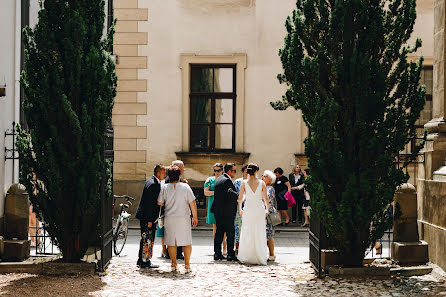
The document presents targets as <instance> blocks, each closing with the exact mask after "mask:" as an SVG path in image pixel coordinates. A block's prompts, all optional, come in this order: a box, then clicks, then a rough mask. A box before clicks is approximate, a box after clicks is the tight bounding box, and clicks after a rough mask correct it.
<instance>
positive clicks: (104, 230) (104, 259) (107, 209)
mask: <svg viewBox="0 0 446 297" xmlns="http://www.w3.org/2000/svg"><path fill="white" fill-rule="evenodd" d="M104 158H105V160H106V161H108V164H109V167H108V168H107V169H106V170H109V174H105V172H104V180H103V182H102V189H101V228H100V244H101V257H100V260H99V263H98V270H99V271H101V272H103V271H104V270H105V268H106V267H107V266H108V264H109V263H110V260H111V258H112V248H113V224H112V216H113V214H112V208H113V198H112V196H113V160H114V151H113V126H112V124H111V122H110V123H109V125H108V127H107V130H106V133H105V148H104ZM110 174H111V177H110ZM108 178H111V184H110V186H111V191H107V190H106V184H107V183H108V182H109V180H108Z"/></svg>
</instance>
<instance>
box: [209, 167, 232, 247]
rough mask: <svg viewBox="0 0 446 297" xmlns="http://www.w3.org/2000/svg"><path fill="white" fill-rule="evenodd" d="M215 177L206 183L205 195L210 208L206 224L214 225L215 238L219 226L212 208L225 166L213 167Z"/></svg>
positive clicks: (224, 242) (224, 239) (224, 245)
mask: <svg viewBox="0 0 446 297" xmlns="http://www.w3.org/2000/svg"><path fill="white" fill-rule="evenodd" d="M213 169H214V175H213V176H210V177H208V179H207V180H206V182H205V183H204V195H205V196H206V197H208V207H207V215H206V223H207V224H211V225H212V235H213V236H214V237H215V231H216V230H217V225H216V221H215V216H214V214H213V213H212V212H211V206H212V203H213V202H214V186H215V180H216V179H217V178H218V177H219V176H220V175H222V174H223V164H221V163H215V164H214V166H213ZM226 253H227V252H226V234H225V236H224V238H223V254H226Z"/></svg>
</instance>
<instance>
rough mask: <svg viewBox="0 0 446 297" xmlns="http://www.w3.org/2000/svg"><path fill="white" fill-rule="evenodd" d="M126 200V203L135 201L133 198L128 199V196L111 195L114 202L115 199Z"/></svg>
mask: <svg viewBox="0 0 446 297" xmlns="http://www.w3.org/2000/svg"><path fill="white" fill-rule="evenodd" d="M121 198H122V199H126V200H127V201H129V200H132V201H135V198H133V197H130V196H128V195H121V196H118V195H113V199H114V200H116V199H121Z"/></svg>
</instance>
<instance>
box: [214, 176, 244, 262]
mask: <svg viewBox="0 0 446 297" xmlns="http://www.w3.org/2000/svg"><path fill="white" fill-rule="evenodd" d="M237 198H238V195H237V191H236V189H235V186H234V184H233V183H232V180H231V178H230V177H229V175H227V174H226V173H224V174H222V175H221V176H219V177H218V178H217V179H216V180H215V186H214V202H213V203H212V206H211V212H212V213H214V216H215V221H216V225H217V230H216V232H215V237H214V253H215V255H221V254H222V253H221V244H222V242H223V236H224V233H226V240H227V243H228V257H235V252H234V238H235V237H234V236H235V227H234V219H235V214H236V212H237Z"/></svg>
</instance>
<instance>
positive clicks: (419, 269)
mask: <svg viewBox="0 0 446 297" xmlns="http://www.w3.org/2000/svg"><path fill="white" fill-rule="evenodd" d="M431 272H432V267H430V266H426V265H423V266H410V267H398V268H391V269H390V274H392V275H401V276H421V275H425V274H429V273H431Z"/></svg>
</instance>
